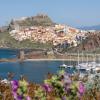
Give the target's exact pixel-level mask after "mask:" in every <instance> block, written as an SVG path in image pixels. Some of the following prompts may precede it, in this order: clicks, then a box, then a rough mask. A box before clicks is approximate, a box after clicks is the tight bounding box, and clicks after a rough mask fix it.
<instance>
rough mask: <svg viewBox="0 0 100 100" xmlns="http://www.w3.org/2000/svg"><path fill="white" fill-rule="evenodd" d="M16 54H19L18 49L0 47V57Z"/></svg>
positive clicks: (9, 56)
mask: <svg viewBox="0 0 100 100" xmlns="http://www.w3.org/2000/svg"><path fill="white" fill-rule="evenodd" d="M18 54H19V52H18V50H11V49H0V59H1V58H2V59H3V58H16V57H17V55H18Z"/></svg>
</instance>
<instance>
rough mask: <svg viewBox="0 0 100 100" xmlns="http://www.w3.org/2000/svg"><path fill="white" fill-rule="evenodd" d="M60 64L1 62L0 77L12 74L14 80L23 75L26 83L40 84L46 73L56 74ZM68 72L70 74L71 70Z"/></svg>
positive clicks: (53, 62) (59, 62) (48, 62)
mask: <svg viewBox="0 0 100 100" xmlns="http://www.w3.org/2000/svg"><path fill="white" fill-rule="evenodd" d="M61 64H62V61H26V62H21V63H19V62H3V63H0V76H1V77H3V78H7V73H8V72H13V73H15V77H14V79H19V77H20V75H25V76H26V77H27V79H28V81H31V82H36V83H42V82H43V80H44V79H45V78H46V75H47V73H48V72H50V73H56V72H57V71H58V70H59V66H60V65H61ZM65 64H68V62H65ZM68 71H70V72H72V71H71V70H68Z"/></svg>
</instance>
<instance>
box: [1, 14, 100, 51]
mask: <svg viewBox="0 0 100 100" xmlns="http://www.w3.org/2000/svg"><path fill="white" fill-rule="evenodd" d="M5 30H6V32H7V34H8V36H9V38H10V39H9V40H8V41H7V40H6V39H4V40H2V41H0V45H1V47H8V48H9V47H10V46H12V47H13V48H14V46H15V48H16V47H17V48H18V47H20V46H17V44H18V43H19V44H18V45H21V44H24V46H23V45H22V48H25V46H26V48H33V47H34V45H33V44H34V43H35V47H34V48H37V47H44V49H45V48H46V47H48V46H49V47H48V48H49V49H50V48H51V49H54V50H55V51H57V52H59V51H60V52H62V51H64V50H65V51H68V50H69V51H77V49H78V50H91V48H93V45H94V44H95V43H96V44H97V47H98V46H99V42H98V41H96V40H98V39H96V38H95V39H93V40H95V41H92V43H91V41H90V42H88V43H86V41H87V39H88V40H89V39H90V37H91V36H92V37H93V35H95V37H98V36H99V35H98V34H99V32H96V31H95V30H91V31H89V30H88V31H85V30H80V29H77V28H73V27H71V26H69V25H65V24H58V23H55V22H53V21H52V20H51V19H50V18H49V17H48V16H47V15H45V14H38V15H36V16H32V17H22V18H20V19H13V20H11V22H10V24H9V25H8V26H7V27H6V28H5ZM5 30H3V29H2V28H1V30H0V31H1V33H2V31H5ZM10 40H13V41H14V42H15V44H16V45H14V46H13V44H14V42H13V43H12V42H9V41H10ZM27 41H28V42H27ZM84 41H85V42H84ZM97 42H98V43H97ZM25 43H26V45H25ZM27 43H28V44H27ZM2 44H3V45H2ZM5 44H7V45H5ZM48 44H49V45H48ZM82 44H84V45H85V44H87V46H86V45H85V47H84V46H83V45H82ZM88 44H89V45H90V44H91V46H89V45H88ZM27 45H28V47H27ZM37 45H38V46H37ZM41 45H42V46H41ZM44 45H45V46H44ZM80 45H81V46H80ZM87 47H88V48H87ZM89 47H90V48H89ZM20 48H21V47H20ZM70 48H71V49H70ZM72 48H74V49H72ZM80 48H81V49H80ZM94 48H95V45H94Z"/></svg>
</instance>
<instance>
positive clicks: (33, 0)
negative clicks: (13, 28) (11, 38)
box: [0, 0, 100, 27]
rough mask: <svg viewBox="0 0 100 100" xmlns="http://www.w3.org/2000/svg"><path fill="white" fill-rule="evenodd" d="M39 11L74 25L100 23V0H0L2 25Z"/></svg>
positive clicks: (59, 21)
mask: <svg viewBox="0 0 100 100" xmlns="http://www.w3.org/2000/svg"><path fill="white" fill-rule="evenodd" d="M39 13H44V14H47V15H48V16H50V17H51V19H52V20H53V21H54V22H56V23H61V24H67V25H70V26H74V27H80V26H92V25H98V24H99V25H100V0H0V26H2V25H6V24H8V23H9V22H10V20H11V19H13V18H14V19H17V18H20V17H27V16H34V15H36V14H39Z"/></svg>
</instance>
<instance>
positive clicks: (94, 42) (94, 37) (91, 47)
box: [70, 32, 100, 52]
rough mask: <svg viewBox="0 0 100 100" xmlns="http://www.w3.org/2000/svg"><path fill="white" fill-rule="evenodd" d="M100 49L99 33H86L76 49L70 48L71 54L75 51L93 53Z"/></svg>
mask: <svg viewBox="0 0 100 100" xmlns="http://www.w3.org/2000/svg"><path fill="white" fill-rule="evenodd" d="M97 48H100V32H95V33H90V32H89V33H88V34H87V38H86V39H85V40H83V41H82V43H80V44H79V45H78V46H77V47H74V48H71V49H70V50H71V52H72V51H73V52H75V51H95V50H96V49H97Z"/></svg>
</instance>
